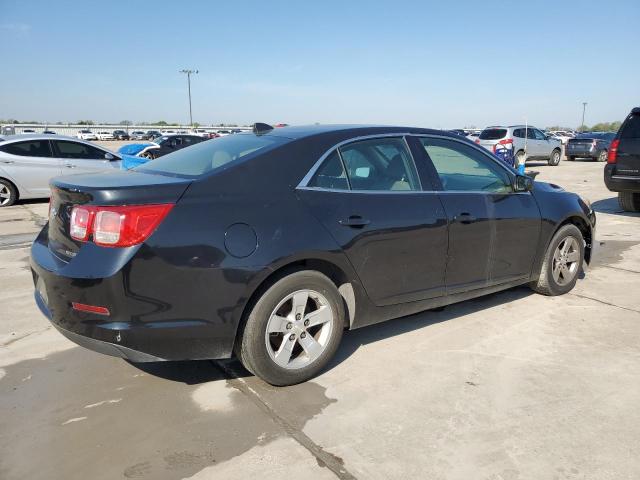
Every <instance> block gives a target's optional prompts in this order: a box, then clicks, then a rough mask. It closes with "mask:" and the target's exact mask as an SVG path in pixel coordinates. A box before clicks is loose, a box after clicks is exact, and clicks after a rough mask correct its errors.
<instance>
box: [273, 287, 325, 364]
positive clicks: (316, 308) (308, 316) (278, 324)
mask: <svg viewBox="0 0 640 480" xmlns="http://www.w3.org/2000/svg"><path fill="white" fill-rule="evenodd" d="M333 324H334V313H333V311H332V309H331V305H330V304H329V302H328V301H327V299H326V298H325V296H324V295H322V294H321V293H319V292H316V291H314V290H298V291H296V292H293V293H291V294H289V295H287V296H286V297H285V298H284V299H283V300H282V301H280V303H278V305H277V306H276V308H275V309H274V310H273V312H272V313H271V316H270V317H269V321H268V322H267V329H266V332H265V342H266V345H267V352H268V353H269V356H270V357H271V359H272V360H273V361H274V362H275V363H276V364H277V365H279V366H280V367H282V368H286V369H299V368H303V367H306V366H308V365H310V364H311V363H313V362H314V361H316V360H317V359H318V358H319V357H320V356H321V355H322V353H323V352H324V351H325V350H326V348H327V345H328V344H329V339H330V338H331V331H332V329H333Z"/></svg>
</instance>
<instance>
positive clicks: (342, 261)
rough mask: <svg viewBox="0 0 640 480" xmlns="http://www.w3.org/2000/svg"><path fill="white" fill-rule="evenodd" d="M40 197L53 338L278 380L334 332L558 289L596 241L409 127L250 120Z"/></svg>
mask: <svg viewBox="0 0 640 480" xmlns="http://www.w3.org/2000/svg"><path fill="white" fill-rule="evenodd" d="M51 187H52V196H51V205H50V215H49V222H48V224H47V225H46V226H45V227H44V229H43V230H42V232H40V234H39V236H38V237H37V239H36V241H35V242H34V243H33V246H32V250H31V267H32V270H33V279H34V284H35V299H36V302H37V304H38V306H39V307H40V309H41V311H42V312H43V313H44V315H46V316H47V317H48V318H49V320H50V321H51V322H52V323H53V325H54V326H55V327H56V328H57V329H58V330H59V331H60V332H61V333H62V334H63V335H65V336H66V337H68V338H69V339H71V340H72V341H74V342H76V343H78V344H79V345H82V346H84V347H87V348H89V349H92V350H95V351H98V352H101V353H104V354H108V355H114V356H118V357H123V358H126V359H129V360H131V361H133V362H145V361H159V360H186V359H220V358H228V357H231V356H233V355H234V354H235V355H237V357H238V358H239V359H240V361H241V362H242V363H243V364H244V366H245V367H246V368H247V369H248V370H250V371H251V372H253V373H254V374H255V375H258V376H259V377H261V378H262V379H264V380H265V381H267V382H269V383H271V384H273V385H290V384H294V383H297V382H302V381H305V380H307V379H309V378H311V377H312V376H314V375H316V374H317V373H319V372H320V371H321V370H322V369H323V367H325V366H326V365H327V362H328V361H329V360H330V359H331V357H332V356H333V355H334V353H335V352H336V350H337V349H338V346H339V343H340V339H341V337H342V334H343V331H344V330H351V329H355V328H359V327H364V326H366V325H371V324H374V323H378V322H382V321H385V320H390V319H393V318H397V317H400V316H404V315H409V314H413V313H417V312H420V311H423V310H429V309H434V308H438V307H442V306H445V305H447V304H451V303H454V302H459V301H463V300H467V299H470V298H474V297H478V296H481V295H485V294H489V293H492V292H496V291H499V290H504V289H507V288H510V287H514V286H516V285H522V284H528V285H530V286H531V288H532V289H533V290H535V291H536V292H538V293H541V294H543V295H561V294H564V293H566V292H568V291H570V290H571V289H572V288H573V287H574V285H575V283H576V280H577V278H578V276H579V275H580V272H581V271H582V267H583V262H589V260H590V258H591V249H592V243H593V238H594V229H595V215H594V213H593V211H592V210H591V208H590V206H589V205H588V204H587V203H586V202H584V201H583V200H582V199H581V198H580V197H579V196H578V195H576V194H574V193H569V192H566V191H564V190H563V189H562V188H560V187H558V186H555V185H550V184H547V183H542V182H538V181H535V182H534V181H533V180H532V179H531V178H529V177H525V176H519V175H517V173H516V172H515V171H514V170H512V169H511V168H510V167H508V166H506V165H505V164H503V163H501V162H499V161H498V160H497V159H496V158H494V157H493V155H491V154H490V153H489V152H487V151H486V150H485V149H483V148H482V147H479V146H477V145H474V144H473V143H471V142H470V141H468V140H466V139H465V138H463V137H460V136H459V135H455V134H449V133H446V132H442V131H436V130H427V129H419V128H404V127H377V126H311V127H284V128H278V129H272V128H271V127H270V126H268V125H265V124H256V125H255V126H254V129H253V131H252V132H248V133H240V134H237V135H229V136H226V137H222V138H219V139H216V140H215V141H208V142H202V143H199V144H197V145H194V146H192V147H188V148H185V149H182V150H180V151H177V152H175V153H171V154H169V155H166V156H164V157H161V158H159V159H156V160H153V161H150V162H148V163H146V164H144V165H141V166H139V167H137V168H136V169H134V170H131V171H117V172H112V173H103V174H93V175H77V176H73V177H67V178H60V179H56V180H54V181H52V185H51Z"/></svg>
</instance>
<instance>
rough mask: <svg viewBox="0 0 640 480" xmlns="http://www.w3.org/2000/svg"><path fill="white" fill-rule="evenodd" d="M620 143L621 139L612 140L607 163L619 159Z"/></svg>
mask: <svg viewBox="0 0 640 480" xmlns="http://www.w3.org/2000/svg"><path fill="white" fill-rule="evenodd" d="M618 145H620V140H618V139H617V138H616V139H615V140H613V141H612V142H611V145H609V152H608V153H607V163H616V161H617V160H618Z"/></svg>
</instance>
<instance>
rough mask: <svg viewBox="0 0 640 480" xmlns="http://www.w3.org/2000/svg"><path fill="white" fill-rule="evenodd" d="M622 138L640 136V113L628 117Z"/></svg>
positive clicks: (621, 134) (621, 133)
mask: <svg viewBox="0 0 640 480" xmlns="http://www.w3.org/2000/svg"><path fill="white" fill-rule="evenodd" d="M620 138H640V115H631V116H630V117H629V118H628V119H627V121H626V122H625V125H624V128H623V129H622V132H620Z"/></svg>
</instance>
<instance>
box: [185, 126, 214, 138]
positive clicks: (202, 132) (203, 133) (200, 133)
mask: <svg viewBox="0 0 640 480" xmlns="http://www.w3.org/2000/svg"><path fill="white" fill-rule="evenodd" d="M188 133H189V135H196V136H197V137H202V138H209V132H207V131H206V130H205V129H204V128H194V129H193V130H191V131H190V132H188Z"/></svg>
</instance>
